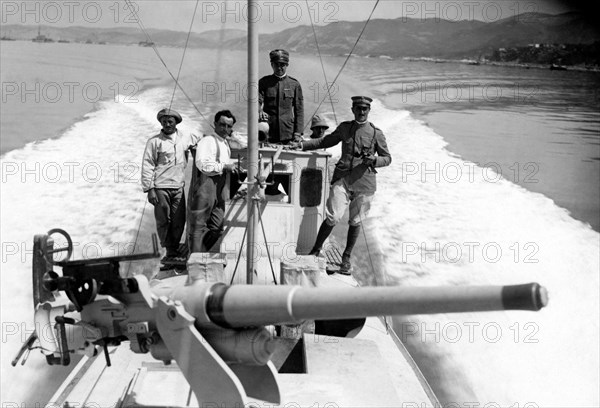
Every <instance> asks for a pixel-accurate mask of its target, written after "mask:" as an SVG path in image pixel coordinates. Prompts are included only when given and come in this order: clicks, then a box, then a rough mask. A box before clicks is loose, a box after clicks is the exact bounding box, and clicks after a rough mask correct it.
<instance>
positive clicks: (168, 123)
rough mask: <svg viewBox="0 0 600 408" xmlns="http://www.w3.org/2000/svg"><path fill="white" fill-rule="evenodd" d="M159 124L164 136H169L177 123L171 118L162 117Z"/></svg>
mask: <svg viewBox="0 0 600 408" xmlns="http://www.w3.org/2000/svg"><path fill="white" fill-rule="evenodd" d="M160 124H161V125H162V132H163V133H164V134H165V135H170V134H172V133H174V132H175V130H176V127H175V126H177V121H176V120H175V118H174V117H173V116H163V117H162V118H160Z"/></svg>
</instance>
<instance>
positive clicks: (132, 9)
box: [125, 0, 210, 276]
mask: <svg viewBox="0 0 600 408" xmlns="http://www.w3.org/2000/svg"><path fill="white" fill-rule="evenodd" d="M198 3H199V0H196V6H195V7H194V13H193V14H192V20H191V21H190V28H189V30H188V33H187V38H186V40H185V47H184V49H183V54H182V56H181V61H180V63H179V70H178V71H177V78H175V77H174V76H173V74H172V73H171V71H170V70H169V67H168V66H167V64H166V62H165V61H164V60H163V58H162V57H161V55H160V53H159V52H158V49H157V48H156V45H155V44H154V42H153V41H152V38H151V37H150V34H148V31H146V28H145V27H144V23H142V19H141V18H140V16H139V15H138V14H137V12H136V11H135V7H134V6H133V5H132V4H131V0H125V4H126V5H127V7H128V8H129V10H130V11H131V12H132V14H133V15H134V18H135V20H136V21H137V23H138V25H139V26H140V28H141V30H142V32H143V33H144V34H145V35H146V39H147V41H148V42H149V43H151V44H152V49H153V50H154V52H155V53H156V55H157V56H158V59H159V60H160V61H161V62H162V64H163V65H164V67H165V68H166V69H167V72H169V75H171V78H173V80H174V81H175V85H174V87H173V94H172V95H171V101H170V102H169V110H171V107H172V106H173V99H174V98H175V92H176V91H177V88H178V87H179V88H180V89H181V92H182V93H183V94H184V95H185V96H186V98H187V99H188V100H189V102H190V103H191V104H192V106H193V107H194V108H195V109H196V111H197V112H198V113H199V114H200V116H202V117H203V118H204V120H206V121H208V119H207V118H206V117H205V116H204V115H203V114H202V112H200V110H199V109H198V107H197V106H196V105H195V104H194V102H193V101H192V100H191V98H190V97H189V96H188V95H187V93H186V92H185V90H184V89H183V88H182V87H181V84H180V83H179V76H180V74H181V68H182V67H183V61H184V59H185V54H186V51H187V48H188V44H189V40H190V36H191V33H192V27H193V25H194V18H195V17H196V11H197V10H198ZM209 123H210V122H209ZM147 204H148V201H146V200H145V201H144V207H143V209H142V216H141V217H140V222H139V224H138V227H137V230H136V234H135V240H134V241H133V251H134V252H135V248H136V246H137V242H138V238H139V235H140V230H141V228H142V222H143V220H144V214H145V212H146V205H147ZM130 269H131V262H129V265H128V266H127V276H129V271H130Z"/></svg>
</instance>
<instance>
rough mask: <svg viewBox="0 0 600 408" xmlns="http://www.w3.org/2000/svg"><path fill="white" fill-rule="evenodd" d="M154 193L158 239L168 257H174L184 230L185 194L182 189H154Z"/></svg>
mask: <svg viewBox="0 0 600 408" xmlns="http://www.w3.org/2000/svg"><path fill="white" fill-rule="evenodd" d="M155 192H156V196H157V197H158V204H156V205H155V206H154V218H155V219H156V231H157V232H158V239H159V241H160V245H161V246H162V247H164V248H167V252H169V255H174V254H173V252H175V253H176V252H177V251H178V249H179V241H180V240H181V236H182V235H183V230H184V228H185V192H184V191H183V188H156V189H155Z"/></svg>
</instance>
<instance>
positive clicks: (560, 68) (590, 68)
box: [401, 57, 600, 72]
mask: <svg viewBox="0 0 600 408" xmlns="http://www.w3.org/2000/svg"><path fill="white" fill-rule="evenodd" d="M401 59H402V60H403V61H408V62H431V63H435V64H443V63H449V64H464V65H473V66H478V65H487V66H497V67H508V68H521V69H530V68H533V69H546V70H552V68H551V66H552V64H550V65H549V64H537V63H522V62H508V61H507V62H503V61H473V60H466V59H461V60H457V59H447V58H429V57H404V58H401ZM554 66H555V67H556V68H554V69H556V70H558V71H578V72H581V71H583V72H600V67H599V66H585V65H560V66H556V65H554Z"/></svg>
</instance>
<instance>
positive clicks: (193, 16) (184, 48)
mask: <svg viewBox="0 0 600 408" xmlns="http://www.w3.org/2000/svg"><path fill="white" fill-rule="evenodd" d="M199 2H200V0H196V7H194V13H193V14H192V20H191V21H190V29H189V30H188V33H187V38H186V39H185V46H184V47H183V54H182V55H181V62H180V63H179V70H178V71H177V79H175V85H174V87H173V95H172V96H171V102H170V103H169V110H171V107H172V106H173V99H175V91H177V84H178V83H179V75H180V74H181V67H183V60H184V59H185V52H186V51H187V47H188V43H189V42H190V35H191V34H192V27H193V25H194V18H195V17H196V11H197V10H198V3H199Z"/></svg>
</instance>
